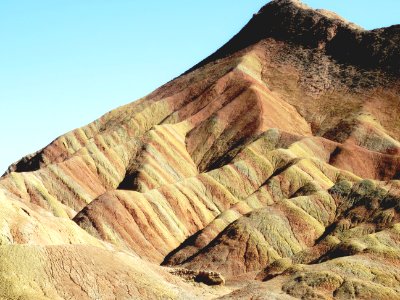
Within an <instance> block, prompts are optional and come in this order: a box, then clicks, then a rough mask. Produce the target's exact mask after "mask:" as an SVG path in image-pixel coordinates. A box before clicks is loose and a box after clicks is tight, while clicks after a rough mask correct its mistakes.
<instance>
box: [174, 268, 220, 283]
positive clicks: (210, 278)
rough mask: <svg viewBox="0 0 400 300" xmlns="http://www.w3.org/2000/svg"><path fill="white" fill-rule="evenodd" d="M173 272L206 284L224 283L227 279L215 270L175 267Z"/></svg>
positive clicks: (186, 278)
mask: <svg viewBox="0 0 400 300" xmlns="http://www.w3.org/2000/svg"><path fill="white" fill-rule="evenodd" d="M170 273H171V274H174V275H177V276H179V277H182V278H184V279H185V280H190V281H194V282H200V283H204V284H206V285H224V284H225V279H224V277H222V275H221V274H219V273H217V272H213V271H194V270H188V269H173V270H171V271H170Z"/></svg>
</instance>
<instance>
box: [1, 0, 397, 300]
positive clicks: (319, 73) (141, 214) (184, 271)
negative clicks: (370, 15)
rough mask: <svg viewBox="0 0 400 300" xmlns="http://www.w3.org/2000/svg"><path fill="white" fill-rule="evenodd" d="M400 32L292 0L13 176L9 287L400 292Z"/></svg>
mask: <svg viewBox="0 0 400 300" xmlns="http://www.w3.org/2000/svg"><path fill="white" fill-rule="evenodd" d="M399 45H400V26H399V25H395V26H391V27H388V28H381V29H376V30H372V31H367V30H364V29H362V28H360V27H359V26H357V25H355V24H352V23H349V22H347V21H346V20H344V19H342V18H341V17H339V16H337V15H336V14H334V13H332V12H328V11H324V10H313V9H311V8H309V7H307V6H306V5H304V4H302V3H301V2H299V1H296V0H275V1H272V2H270V3H268V4H267V5H266V6H264V7H263V8H262V9H261V10H260V11H259V12H258V13H257V14H255V15H254V16H253V18H252V19H251V20H250V22H249V23H248V24H247V25H246V26H245V27H244V28H243V29H242V30H241V31H240V32H239V33H238V34H237V35H236V36H234V37H233V38H232V39H231V40H230V41H229V42H228V43H227V44H225V45H224V46H223V47H222V48H220V49H219V50H218V51H217V52H215V53H214V54H212V55H211V56H209V57H208V58H206V59H205V60H203V61H202V62H200V63H199V64H198V65H196V66H194V67H193V68H192V69H190V70H189V71H187V72H186V73H184V74H183V75H181V76H180V77H178V78H176V79H174V80H172V81H170V82H169V83H167V84H165V85H164V86H162V87H160V88H159V89H157V90H155V91H154V92H152V93H151V94H150V95H147V96H145V97H144V98H142V99H139V100H137V101H135V102H133V103H130V104H127V105H125V106H122V107H119V108H117V109H115V110H113V111H111V112H109V113H107V114H105V115H104V116H102V117H101V118H100V119H98V120H96V121H94V122H92V123H90V124H88V125H87V126H84V127H82V128H79V129H76V130H73V131H71V132H68V133H67V134H65V135H63V136H60V137H59V138H57V139H56V140H54V141H53V142H52V143H50V144H49V145H48V146H47V147H45V148H43V149H42V150H40V151H38V152H37V153H34V154H32V155H29V156H27V157H24V158H22V159H21V160H20V161H19V162H17V163H15V164H13V165H11V166H10V167H9V169H8V171H7V172H6V173H5V174H4V175H3V176H2V177H1V178H0V201H1V205H2V209H1V210H0V298H1V299H136V298H140V299H212V298H219V299H293V298H301V299H333V298H334V299H354V298H358V299H400V46H399Z"/></svg>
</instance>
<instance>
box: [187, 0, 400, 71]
mask: <svg viewBox="0 0 400 300" xmlns="http://www.w3.org/2000/svg"><path fill="white" fill-rule="evenodd" d="M268 38H272V39H275V40H280V41H284V42H287V43H292V44H297V45H300V46H302V47H306V48H314V49H317V50H320V51H324V52H326V54H328V55H330V56H331V57H333V58H334V59H336V60H337V61H339V62H340V63H344V64H350V65H355V66H358V67H361V68H365V69H371V68H372V69H373V68H375V69H383V70H384V71H389V72H391V73H396V74H398V73H399V70H400V53H399V52H400V47H399V46H398V45H399V44H400V43H399V41H400V28H399V27H398V26H392V27H388V28H382V29H376V30H372V31H368V30H364V29H363V28H362V27H360V26H358V25H356V24H354V23H351V22H349V21H347V20H345V19H344V18H342V17H341V16H339V15H337V14H336V13H333V12H330V11H328V10H324V9H313V8H311V7H309V6H307V5H306V4H304V3H302V2H301V1H298V0H274V1H271V2H269V3H267V4H266V5H265V6H263V7H262V8H261V9H260V10H259V11H258V13H256V14H254V15H253V17H252V19H251V20H250V21H249V22H248V23H247V24H246V26H245V27H244V28H243V29H242V30H241V31H240V32H239V33H238V34H237V35H235V36H234V37H233V38H232V39H231V40H230V41H228V42H227V43H226V44H225V45H224V46H222V47H221V48H220V49H218V50H217V51H216V52H215V53H214V54H212V55H211V56H209V57H208V58H206V59H205V60H203V61H201V62H200V63H199V64H197V65H196V66H194V67H193V68H192V69H190V70H189V71H192V70H194V69H196V68H198V67H201V66H203V65H205V64H207V63H208V62H211V61H213V60H216V59H220V58H223V57H226V56H229V55H231V54H233V53H235V52H237V51H240V50H242V49H244V48H246V47H249V46H252V45H254V44H256V43H258V42H259V41H261V40H264V39H268ZM394 41H397V42H394Z"/></svg>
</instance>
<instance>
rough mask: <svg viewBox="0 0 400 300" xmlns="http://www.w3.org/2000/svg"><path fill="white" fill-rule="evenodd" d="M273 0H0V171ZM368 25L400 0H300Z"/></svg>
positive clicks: (189, 58)
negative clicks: (269, 0)
mask: <svg viewBox="0 0 400 300" xmlns="http://www.w3.org/2000/svg"><path fill="white" fill-rule="evenodd" d="M266 2H267V0H264V1H259V0H240V1H239V0H237V1H232V0H202V1H184V0H169V1H134V0H113V1H110V0H0V37H1V47H0V128H1V130H0V174H2V173H3V171H5V170H6V168H7V167H8V166H9V165H10V164H11V163H13V162H14V161H16V160H18V159H19V158H21V157H22V156H24V155H26V154H29V153H31V152H34V151H36V150H39V149H40V148H42V147H44V146H46V145H47V144H49V143H50V142H51V141H52V140H54V139H55V138H56V137H58V136H59V135H61V134H63V133H66V132H68V131H70V130H72V129H74V128H77V127H81V126H83V125H85V124H87V123H89V122H91V121H93V120H95V119H96V118H98V117H100V116H101V115H102V114H104V113H106V112H107V111H109V110H111V109H113V108H116V107H118V106H120V105H123V104H126V103H129V102H132V101H134V100H135V99H138V98H140V97H143V96H145V95H146V94H148V93H150V92H151V91H152V90H154V89H155V88H157V87H159V86H160V85H162V84H163V83H165V82H168V81H169V80H171V79H173V78H174V77H176V76H179V75H180V74H181V73H183V72H184V71H185V70H187V69H189V68H190V67H191V66H193V65H194V64H196V63H197V62H199V61H200V60H202V59H203V58H205V57H206V56H208V55H209V54H211V53H212V52H214V51H215V50H216V49H218V48H219V47H220V46H222V45H223V44H224V43H225V42H226V41H228V40H229V39H230V38H231V37H232V36H233V35H234V34H236V33H237V32H238V31H239V30H240V29H241V28H242V27H243V26H244V25H245V24H246V23H247V21H248V20H249V19H250V18H251V16H252V14H253V13H256V12H257V11H258V10H259V9H260V8H261V7H262V6H263V5H264V4H266ZM303 2H304V3H306V4H308V5H310V6H311V7H313V8H325V9H328V10H332V11H335V12H336V13H338V14H340V15H341V16H343V17H344V18H346V19H348V20H350V21H352V22H354V23H357V24H359V25H361V26H362V27H364V28H366V29H373V28H378V27H384V26H390V25H392V24H398V23H400V14H399V12H400V1H399V0H380V1H372V0H371V1H369V0H368V1H367V0H351V1H348V0H304V1H303Z"/></svg>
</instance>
